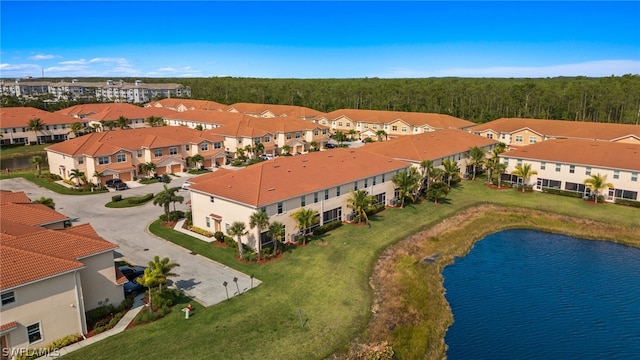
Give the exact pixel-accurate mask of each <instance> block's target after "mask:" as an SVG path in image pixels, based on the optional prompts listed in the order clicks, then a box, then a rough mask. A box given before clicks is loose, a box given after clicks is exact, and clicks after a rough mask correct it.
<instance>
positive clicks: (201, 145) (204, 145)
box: [200, 142, 209, 151]
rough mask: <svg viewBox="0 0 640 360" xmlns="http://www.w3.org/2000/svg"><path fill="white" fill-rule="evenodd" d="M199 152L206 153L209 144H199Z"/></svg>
mask: <svg viewBox="0 0 640 360" xmlns="http://www.w3.org/2000/svg"><path fill="white" fill-rule="evenodd" d="M200 150H202V151H207V150H209V144H207V143H206V142H205V143H202V144H200Z"/></svg>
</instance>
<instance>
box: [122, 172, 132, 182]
mask: <svg viewBox="0 0 640 360" xmlns="http://www.w3.org/2000/svg"><path fill="white" fill-rule="evenodd" d="M120 180H122V181H131V173H130V172H127V173H122V174H120Z"/></svg>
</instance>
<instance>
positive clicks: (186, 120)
mask: <svg viewBox="0 0 640 360" xmlns="http://www.w3.org/2000/svg"><path fill="white" fill-rule="evenodd" d="M164 109H168V108H164ZM245 117H248V115H245V114H240V113H232V112H226V111H211V110H198V109H196V110H185V111H170V110H169V111H165V114H164V115H163V116H162V118H163V119H164V120H165V122H166V123H167V125H169V126H187V127H189V128H192V129H195V128H197V127H199V128H202V130H210V129H215V128H218V127H220V126H223V125H226V124H229V123H232V122H235V121H239V120H242V119H244V118H245Z"/></svg>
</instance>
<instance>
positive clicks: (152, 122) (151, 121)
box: [144, 116, 167, 127]
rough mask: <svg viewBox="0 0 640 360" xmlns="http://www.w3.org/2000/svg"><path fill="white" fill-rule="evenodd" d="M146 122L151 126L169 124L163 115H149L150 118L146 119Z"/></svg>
mask: <svg viewBox="0 0 640 360" xmlns="http://www.w3.org/2000/svg"><path fill="white" fill-rule="evenodd" d="M144 122H145V123H146V124H147V125H149V126H151V127H157V126H165V125H167V123H166V122H165V121H164V119H162V118H161V117H157V116H149V117H148V118H146V119H145V120H144Z"/></svg>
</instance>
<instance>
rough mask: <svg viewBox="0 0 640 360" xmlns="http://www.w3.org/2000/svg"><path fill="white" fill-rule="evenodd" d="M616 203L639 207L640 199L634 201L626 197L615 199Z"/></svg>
mask: <svg viewBox="0 0 640 360" xmlns="http://www.w3.org/2000/svg"><path fill="white" fill-rule="evenodd" d="M616 204H620V205H626V206H632V207H637V208H640V201H634V200H628V199H616Z"/></svg>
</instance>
